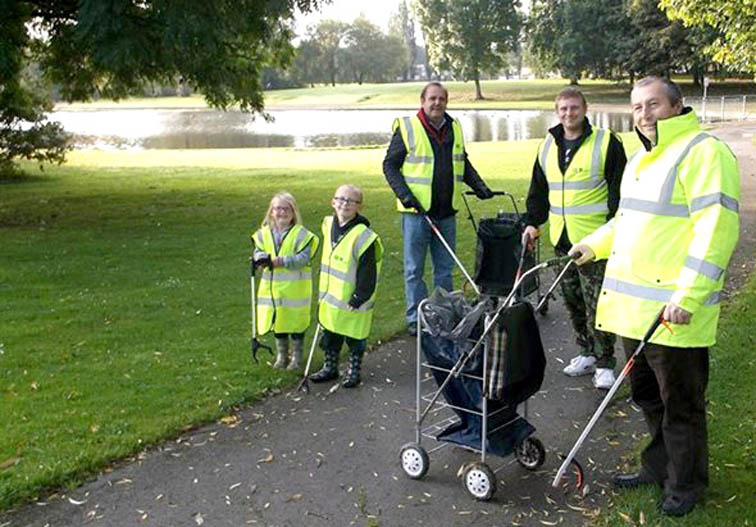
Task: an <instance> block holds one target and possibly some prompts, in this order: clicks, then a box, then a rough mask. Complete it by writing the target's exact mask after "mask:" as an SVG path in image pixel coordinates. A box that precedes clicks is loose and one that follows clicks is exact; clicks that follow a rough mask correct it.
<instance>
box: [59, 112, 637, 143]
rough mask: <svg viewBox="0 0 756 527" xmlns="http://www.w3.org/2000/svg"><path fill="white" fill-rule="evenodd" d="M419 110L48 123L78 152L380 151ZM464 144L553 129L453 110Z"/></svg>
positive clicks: (624, 118)
mask: <svg viewBox="0 0 756 527" xmlns="http://www.w3.org/2000/svg"><path fill="white" fill-rule="evenodd" d="M415 113H416V110H404V111H403V110H283V111H271V112H269V114H270V115H271V116H272V117H273V121H272V122H266V121H265V120H264V119H262V118H261V117H260V116H257V117H254V118H253V117H252V116H251V115H250V114H245V113H242V112H239V111H228V112H222V111H218V110H186V109H176V110H155V109H116V110H75V111H59V112H54V113H52V114H51V115H50V118H51V119H52V120H55V121H59V122H61V123H62V124H63V127H64V128H65V129H66V130H67V131H69V132H71V133H73V134H74V135H75V143H76V145H77V146H79V147H87V146H89V147H96V148H168V149H176V148H267V147H290V148H324V147H348V146H362V145H376V144H378V145H383V144H386V143H388V141H389V139H390V137H391V124H392V122H393V120H394V118H396V117H402V116H408V115H414V114H415ZM450 113H451V115H452V116H454V117H456V118H458V119H459V120H460V122H461V123H462V128H463V130H464V133H465V139H466V140H467V141H468V142H475V141H507V140H520V139H532V138H540V137H543V136H544V135H545V134H546V131H547V129H548V128H549V127H551V126H553V125H554V124H556V122H557V121H556V117H555V115H554V112H553V111H541V110H451V111H450ZM588 118H589V119H590V120H591V122H592V123H594V124H598V125H599V126H603V127H609V128H611V129H612V130H614V131H616V132H626V131H628V130H632V117H631V115H630V114H629V113H628V114H624V113H605V112H589V114H588Z"/></svg>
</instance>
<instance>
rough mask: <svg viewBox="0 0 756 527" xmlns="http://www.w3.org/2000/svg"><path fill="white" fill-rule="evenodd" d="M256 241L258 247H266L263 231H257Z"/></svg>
mask: <svg viewBox="0 0 756 527" xmlns="http://www.w3.org/2000/svg"><path fill="white" fill-rule="evenodd" d="M255 241H256V242H257V245H259V246H260V247H262V246H263V245H265V239H264V238H263V235H262V232H261V231H257V234H255Z"/></svg>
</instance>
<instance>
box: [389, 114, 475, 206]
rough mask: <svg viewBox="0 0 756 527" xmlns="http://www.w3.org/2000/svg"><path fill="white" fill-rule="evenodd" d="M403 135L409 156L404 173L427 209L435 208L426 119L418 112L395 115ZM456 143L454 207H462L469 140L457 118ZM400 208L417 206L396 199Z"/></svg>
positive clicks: (395, 123)
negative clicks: (466, 141)
mask: <svg viewBox="0 0 756 527" xmlns="http://www.w3.org/2000/svg"><path fill="white" fill-rule="evenodd" d="M397 128H399V131H400V133H401V136H402V141H404V147H405V148H406V149H407V157H406V158H405V159H404V165H403V166H402V175H403V176H404V180H405V181H406V182H407V186H408V187H409V188H410V190H411V191H412V194H413V195H414V196H415V198H417V200H418V201H419V202H420V204H421V205H422V206H423V208H424V209H425V210H430V208H431V198H432V192H431V191H432V188H433V163H434V157H433V146H431V142H430V139H429V138H428V134H427V133H426V132H425V128H424V127H423V123H422V122H421V121H420V118H419V117H418V116H417V115H413V116H412V117H402V118H400V119H394V125H393V127H392V130H393V131H394V132H396V129H397ZM452 131H453V133H454V145H453V146H452V172H453V173H454V190H453V192H452V207H453V208H454V210H459V208H460V203H461V202H460V199H461V194H460V193H461V192H462V185H461V183H462V178H463V177H464V175H465V140H464V136H463V135H462V125H460V124H459V121H458V120H456V119H453V120H452ZM396 210H398V211H399V212H411V213H416V212H417V211H416V210H415V209H407V208H405V207H404V206H403V205H402V202H401V201H399V200H398V199H397V200H396Z"/></svg>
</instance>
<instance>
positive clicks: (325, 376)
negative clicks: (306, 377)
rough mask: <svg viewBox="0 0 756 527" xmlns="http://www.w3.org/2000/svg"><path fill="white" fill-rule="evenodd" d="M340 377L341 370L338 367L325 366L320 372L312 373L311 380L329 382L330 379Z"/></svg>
mask: <svg viewBox="0 0 756 527" xmlns="http://www.w3.org/2000/svg"><path fill="white" fill-rule="evenodd" d="M338 378H339V370H337V369H336V368H330V369H329V368H326V367H325V366H324V367H323V369H322V370H320V371H319V372H317V373H315V374H313V375H310V380H311V381H312V382H314V383H319V382H328V381H332V380H334V379H338Z"/></svg>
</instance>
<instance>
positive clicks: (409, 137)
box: [402, 117, 415, 157]
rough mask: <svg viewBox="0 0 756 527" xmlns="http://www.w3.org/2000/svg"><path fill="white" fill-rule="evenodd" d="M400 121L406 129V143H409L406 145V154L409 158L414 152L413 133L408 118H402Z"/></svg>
mask: <svg viewBox="0 0 756 527" xmlns="http://www.w3.org/2000/svg"><path fill="white" fill-rule="evenodd" d="M402 121H404V127H405V128H406V129H407V142H408V143H409V144H408V145H407V153H408V154H410V156H411V155H412V153H413V152H414V151H415V131H414V130H413V129H412V121H411V120H410V118H409V117H404V118H402ZM410 156H408V157H410Z"/></svg>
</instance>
